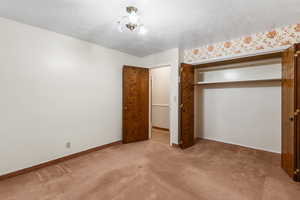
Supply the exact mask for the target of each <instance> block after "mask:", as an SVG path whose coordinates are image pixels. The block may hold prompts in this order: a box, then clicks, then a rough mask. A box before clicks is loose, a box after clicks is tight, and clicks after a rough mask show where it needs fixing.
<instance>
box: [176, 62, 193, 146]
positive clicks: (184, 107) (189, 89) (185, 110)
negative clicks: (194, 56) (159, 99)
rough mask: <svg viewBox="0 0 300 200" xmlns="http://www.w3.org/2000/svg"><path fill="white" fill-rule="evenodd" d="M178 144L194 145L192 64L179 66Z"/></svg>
mask: <svg viewBox="0 0 300 200" xmlns="http://www.w3.org/2000/svg"><path fill="white" fill-rule="evenodd" d="M179 105H180V146H181V148H183V149H185V148H188V147H191V146H193V145H194V66H193V65H188V64H182V65H181V68H180V104H179Z"/></svg>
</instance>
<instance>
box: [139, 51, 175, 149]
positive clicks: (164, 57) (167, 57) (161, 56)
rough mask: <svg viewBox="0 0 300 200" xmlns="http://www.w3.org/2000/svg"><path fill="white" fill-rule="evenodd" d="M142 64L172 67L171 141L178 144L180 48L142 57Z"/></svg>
mask: <svg viewBox="0 0 300 200" xmlns="http://www.w3.org/2000/svg"><path fill="white" fill-rule="evenodd" d="M141 65H142V66H144V67H149V68H155V67H162V66H170V67H171V82H170V83H171V84H170V85H171V86H170V94H171V95H170V100H169V102H170V103H169V105H170V134H171V143H175V144H178V76H179V75H178V69H179V49H177V48H176V49H170V50H168V51H164V52H161V53H157V54H153V55H150V56H146V57H143V58H142V61H141Z"/></svg>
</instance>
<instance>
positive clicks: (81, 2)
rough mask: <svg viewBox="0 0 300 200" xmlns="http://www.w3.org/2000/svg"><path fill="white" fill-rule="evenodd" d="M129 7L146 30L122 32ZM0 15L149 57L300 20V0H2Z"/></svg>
mask: <svg viewBox="0 0 300 200" xmlns="http://www.w3.org/2000/svg"><path fill="white" fill-rule="evenodd" d="M127 5H136V6H137V7H138V8H139V10H140V11H141V14H142V17H143V21H144V24H145V26H146V27H147V29H148V30H149V32H148V34H146V35H138V34H136V33H120V32H118V30H117V25H116V21H117V20H118V18H119V17H120V16H122V15H123V14H124V13H125V10H124V8H125V7H126V6H127ZM0 17H5V18H9V19H13V20H16V21H19V22H23V23H26V24H30V25H34V26H38V27H41V28H46V29H49V30H52V31H55V32H58V33H62V34H65V35H70V36H73V37H76V38H80V39H83V40H87V41H90V42H94V43H97V44H99V45H102V46H105V47H108V48H113V49H117V50H119V51H123V52H126V53H129V54H132V55H136V56H145V55H149V54H152V53H156V52H159V51H163V50H166V49H170V48H175V47H180V48H192V47H198V46H202V45H206V44H210V43H214V42H219V41H223V40H228V39H232V38H236V37H239V36H243V35H247V34H250V33H255V32H260V31H266V30H269V29H272V28H274V27H280V26H283V25H287V24H293V23H297V22H298V23H299V21H300V0H22V1H20V0H0Z"/></svg>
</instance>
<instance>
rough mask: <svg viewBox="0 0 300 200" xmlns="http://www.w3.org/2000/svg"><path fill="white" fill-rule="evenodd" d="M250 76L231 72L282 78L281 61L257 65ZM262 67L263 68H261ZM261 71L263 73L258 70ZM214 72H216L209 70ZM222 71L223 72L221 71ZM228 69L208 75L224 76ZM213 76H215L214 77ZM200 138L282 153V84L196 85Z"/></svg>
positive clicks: (236, 70) (248, 72)
mask: <svg viewBox="0 0 300 200" xmlns="http://www.w3.org/2000/svg"><path fill="white" fill-rule="evenodd" d="M255 66H257V67H253V71H251V70H249V68H244V69H247V70H246V71H247V74H246V75H247V76H246V75H245V74H243V73H244V72H243V71H242V70H240V69H233V70H230V71H229V72H230V73H231V74H233V73H234V74H235V75H236V76H237V78H238V79H239V78H241V77H242V78H245V77H247V78H249V75H251V79H252V78H255V77H258V78H264V77H266V78H272V77H275V78H277V77H280V76H281V74H280V72H281V63H280V60H277V61H275V62H274V61H272V62H271V63H269V64H267V63H265V64H263V65H262V64H257V65H255ZM259 68H260V69H261V70H259ZM259 71H261V73H259ZM210 73H213V72H210ZM222 73H223V74H222ZM226 73H228V70H224V71H219V72H218V73H215V74H210V76H207V78H211V77H213V78H216V76H217V77H219V78H217V79H218V80H219V79H222V77H226ZM262 74H263V76H262ZM211 75H212V76H211ZM197 92H198V95H199V96H198V100H197V103H199V105H198V106H199V107H198V108H197V114H198V115H197V117H198V119H197V120H199V121H197V122H198V123H199V124H198V126H199V127H198V131H197V132H198V133H197V134H198V137H201V138H206V139H211V140H216V141H221V142H225V143H232V144H238V145H241V146H246V147H252V148H255V149H261V150H266V151H271V152H277V153H280V152H281V83H280V82H279V81H274V82H255V83H233V84H218V85H206V86H202V85H201V86H197Z"/></svg>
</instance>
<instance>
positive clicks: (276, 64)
mask: <svg viewBox="0 0 300 200" xmlns="http://www.w3.org/2000/svg"><path fill="white" fill-rule="evenodd" d="M299 47H300V45H294V46H293V47H291V48H289V49H288V50H285V51H284V52H276V53H269V54H262V55H255V56H249V57H243V58H236V59H231V60H225V61H217V62H211V63H204V64H198V65H190V64H182V66H181V68H180V141H179V142H180V145H181V147H182V148H188V147H191V146H193V145H194V143H195V141H196V139H199V138H200V139H210V140H215V141H220V142H225V143H231V144H236V145H241V146H245V147H250V148H255V149H259V150H266V151H271V152H276V153H281V155H282V168H283V169H284V170H285V171H286V172H287V173H288V174H289V176H290V177H291V178H293V179H294V180H299V164H300V160H299V153H300V151H299V146H300V141H299V140H300V137H299V127H300V126H299V124H300V120H298V119H297V116H298V114H300V110H299V109H298V108H300V89H299V88H300V87H297V85H298V79H299V80H300V71H299V70H298V69H297V68H298V66H300V65H299V59H298V55H299V50H300V48H299ZM299 56H300V55H299Z"/></svg>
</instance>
